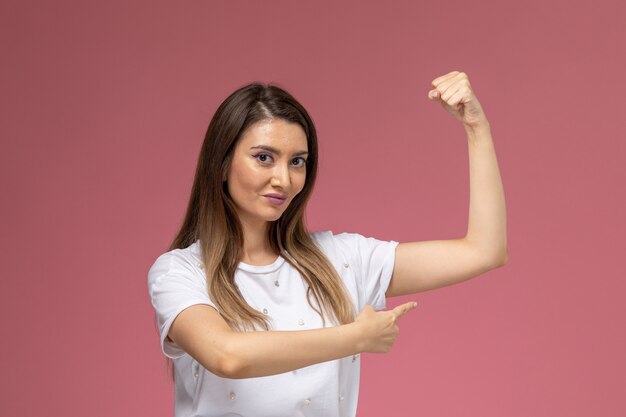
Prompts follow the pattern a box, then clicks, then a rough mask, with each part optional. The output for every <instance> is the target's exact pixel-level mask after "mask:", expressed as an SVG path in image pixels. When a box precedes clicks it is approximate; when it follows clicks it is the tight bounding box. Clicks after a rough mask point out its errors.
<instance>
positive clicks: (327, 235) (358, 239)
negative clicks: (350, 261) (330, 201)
mask: <svg viewBox="0 0 626 417" xmlns="http://www.w3.org/2000/svg"><path fill="white" fill-rule="evenodd" d="M310 236H311V238H312V239H313V241H314V242H315V243H316V244H317V245H318V246H320V247H321V248H322V249H335V250H348V251H354V250H358V249H359V248H362V247H364V246H372V245H373V246H376V245H385V244H387V245H389V244H391V245H393V246H395V245H397V242H395V241H384V240H378V239H375V238H373V237H366V236H363V235H361V234H359V233H349V232H343V233H338V234H334V233H333V232H332V231H331V230H327V231H323V232H313V233H310Z"/></svg>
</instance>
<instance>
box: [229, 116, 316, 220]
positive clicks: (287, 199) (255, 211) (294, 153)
mask: <svg viewBox="0 0 626 417" xmlns="http://www.w3.org/2000/svg"><path fill="white" fill-rule="evenodd" d="M307 155H308V146H307V139H306V134H305V133H304V130H303V129H302V127H301V126H300V125H299V124H297V123H291V122H288V121H285V120H282V119H268V120H261V121H259V122H257V123H254V124H253V125H251V126H250V127H249V128H248V129H246V130H245V131H244V133H243V134H242V136H241V137H240V138H239V141H238V142H237V144H236V146H235V149H234V151H233V157H232V161H231V164H230V168H229V170H228V174H227V185H228V192H229V193H230V196H231V197H232V199H233V201H234V202H235V205H236V208H237V214H238V215H239V218H240V220H241V221H242V223H243V224H244V225H253V224H258V223H264V222H270V221H274V220H277V219H278V218H280V216H281V215H282V214H283V212H284V211H285V209H286V208H287V206H288V205H289V204H290V203H291V200H292V199H293V198H294V197H295V196H296V195H297V194H298V193H299V192H300V191H302V188H303V187H304V180H305V178H306V164H305V162H306V158H307Z"/></svg>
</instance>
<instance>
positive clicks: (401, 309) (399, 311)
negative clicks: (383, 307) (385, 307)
mask: <svg viewBox="0 0 626 417" xmlns="http://www.w3.org/2000/svg"><path fill="white" fill-rule="evenodd" d="M415 307H417V303H416V302H415V301H411V302H408V303H404V304H400V305H399V306H397V307H395V308H394V309H393V310H391V311H393V314H394V315H395V316H396V319H397V318H398V317H400V316H403V315H405V314H406V313H408V312H409V311H411V310H413V309H414V308H415Z"/></svg>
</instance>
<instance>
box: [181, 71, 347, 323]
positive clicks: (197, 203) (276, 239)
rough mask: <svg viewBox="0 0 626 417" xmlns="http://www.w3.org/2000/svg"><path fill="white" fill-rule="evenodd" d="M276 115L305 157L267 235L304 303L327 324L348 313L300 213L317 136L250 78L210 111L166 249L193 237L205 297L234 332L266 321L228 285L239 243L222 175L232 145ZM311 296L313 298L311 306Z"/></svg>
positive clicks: (284, 95)
mask: <svg viewBox="0 0 626 417" xmlns="http://www.w3.org/2000/svg"><path fill="white" fill-rule="evenodd" d="M268 119H283V120H286V121H288V122H292V123H297V124H299V125H300V126H301V127H302V129H303V130H304V132H305V134H306V137H307V145H308V152H309V155H308V158H307V161H306V179H305V183H304V187H303V189H302V191H301V192H300V193H299V194H298V195H296V196H295V197H294V199H293V200H292V201H291V203H290V205H289V206H288V207H287V208H286V210H285V212H284V213H283V214H282V216H281V217H280V218H279V219H278V220H276V221H274V222H272V223H271V225H270V227H269V228H268V239H269V242H270V245H271V247H272V249H273V250H274V251H276V252H277V253H280V254H282V255H283V257H284V258H285V260H286V261H287V262H289V263H290V264H291V265H292V266H293V267H294V268H296V270H298V271H299V272H300V274H301V276H302V278H303V279H304V281H305V282H306V283H307V284H308V290H307V301H308V303H309V305H310V306H311V308H313V309H314V310H315V311H316V312H317V313H318V314H319V315H320V317H321V318H322V323H324V326H325V323H326V320H325V317H324V313H325V314H326V315H328V318H329V319H330V320H331V321H332V322H334V323H335V324H346V323H350V322H352V321H354V318H355V311H354V306H353V304H352V302H351V301H350V298H349V297H348V294H347V291H346V289H345V287H344V286H343V283H342V281H341V279H340V278H339V275H338V274H337V271H336V270H335V269H334V267H333V266H332V265H331V263H330V261H329V260H328V259H327V258H326V256H325V255H324V254H323V253H322V251H321V250H320V249H319V248H318V247H317V246H316V245H315V243H314V242H313V240H312V239H311V237H310V235H309V233H308V231H307V229H306V227H305V224H304V210H305V206H306V203H307V201H308V199H309V197H310V195H311V192H312V190H313V185H314V183H315V178H316V176H317V160H318V147H317V133H316V131H315V126H314V125H313V121H312V120H311V118H310V117H309V115H308V113H307V111H306V110H305V109H304V107H303V106H302V105H301V104H300V103H298V101H296V99H295V98H293V97H292V96H291V95H290V94H289V93H288V92H286V91H285V90H283V89H281V88H280V87H278V86H276V85H271V84H260V83H252V84H248V85H246V86H244V87H241V88H239V89H238V90H236V91H235V92H233V93H232V94H231V95H230V96H229V97H228V98H226V100H224V102H223V103H222V104H221V105H220V106H219V108H218V109H217V111H216V112H215V115H214V116H213V118H212V120H211V122H210V124H209V127H208V129H207V132H206V136H205V138H204V143H203V144H202V149H201V151H200V156H199V159H198V165H197V168H196V173H195V178H194V182H193V187H192V190H191V197H190V199H189V205H188V207H187V212H186V214H185V219H184V221H183V224H182V226H181V229H180V231H179V232H178V234H177V236H176V238H175V239H174V241H173V242H172V244H171V246H170V250H173V249H179V248H186V247H188V246H189V245H191V244H193V243H194V242H195V241H196V240H198V239H199V240H200V248H201V249H200V250H201V255H202V258H203V262H204V265H205V269H204V270H205V272H206V279H207V288H208V290H209V297H210V298H211V300H212V301H213V302H214V303H215V304H216V306H217V307H218V309H219V311H220V314H221V315H222V317H223V318H224V320H225V321H226V322H227V323H228V324H229V326H230V327H231V328H232V329H233V330H237V331H245V330H254V329H256V328H258V327H260V328H262V329H265V330H269V329H270V325H269V320H268V318H267V317H266V316H265V315H264V314H262V313H261V312H259V311H257V310H255V309H253V308H252V307H250V306H249V305H248V304H247V303H246V301H245V300H244V298H243V297H242V295H241V293H240V292H239V289H238V288H237V285H235V270H236V269H237V265H238V263H239V262H240V259H241V255H242V246H243V232H242V228H241V223H240V221H239V218H238V216H237V214H236V211H235V203H234V201H233V200H232V198H231V197H230V195H229V194H228V190H227V186H226V182H225V179H226V174H227V172H228V169H229V167H230V163H231V160H232V155H233V150H234V148H235V145H236V143H237V141H238V140H239V138H240V137H241V136H242V134H243V132H244V131H245V130H246V129H247V128H249V127H250V126H251V125H252V124H254V123H257V122H259V121H262V120H268ZM312 301H314V303H312Z"/></svg>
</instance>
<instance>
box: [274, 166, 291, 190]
mask: <svg viewBox="0 0 626 417" xmlns="http://www.w3.org/2000/svg"><path fill="white" fill-rule="evenodd" d="M271 184H272V186H273V187H281V188H288V187H289V185H290V184H291V176H290V173H289V166H287V165H285V164H276V166H275V167H274V170H273V172H272V180H271Z"/></svg>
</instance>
